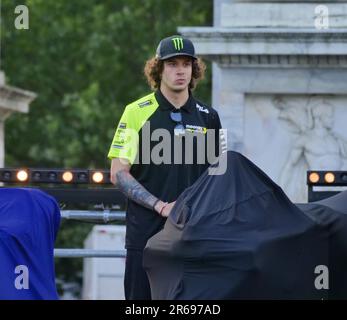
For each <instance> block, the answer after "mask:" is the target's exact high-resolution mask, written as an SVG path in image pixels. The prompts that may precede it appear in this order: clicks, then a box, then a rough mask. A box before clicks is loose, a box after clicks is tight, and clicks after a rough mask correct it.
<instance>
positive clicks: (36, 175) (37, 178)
mask: <svg viewBox="0 0 347 320" xmlns="http://www.w3.org/2000/svg"><path fill="white" fill-rule="evenodd" d="M41 177H42V174H41V172H39V171H34V172H33V173H32V179H33V181H40V180H41Z"/></svg>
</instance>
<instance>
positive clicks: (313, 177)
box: [308, 172, 319, 183]
mask: <svg viewBox="0 0 347 320" xmlns="http://www.w3.org/2000/svg"><path fill="white" fill-rule="evenodd" d="M308 179H309V180H310V182H311V183H317V182H318V181H319V174H318V173H317V172H311V173H310V175H309V177H308Z"/></svg>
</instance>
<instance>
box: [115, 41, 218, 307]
mask: <svg viewBox="0 0 347 320" xmlns="http://www.w3.org/2000/svg"><path fill="white" fill-rule="evenodd" d="M204 71H205V65H204V64H203V62H202V61H201V60H200V59H198V58H197V57H196V56H195V49H194V46H193V43H192V42H191V41H190V40H189V39H186V38H183V37H181V36H171V37H168V38H165V39H163V40H162V41H160V43H159V45H158V48H157V52H156V56H155V57H153V58H152V59H150V60H148V61H147V62H146V65H145V69H144V72H145V75H146V78H147V81H148V83H149V84H150V86H151V88H152V89H154V90H155V92H153V93H151V94H149V95H147V96H145V97H143V98H141V99H139V100H137V101H135V102H133V103H131V104H129V105H128V106H127V107H126V109H125V111H124V113H123V115H122V118H121V120H120V122H119V124H118V127H117V130H116V133H115V136H114V138H113V141H112V145H111V148H110V151H109V154H108V157H109V158H110V159H112V164H111V181H112V183H113V184H114V185H116V186H117V187H118V188H119V189H120V190H121V191H122V192H123V193H124V194H125V195H126V196H127V197H128V207H127V216H126V225H127V229H126V249H127V258H126V266H125V279H124V286H125V298H126V299H131V300H133V299H142V300H146V299H151V291H150V286H149V283H148V279H147V275H146V273H145V271H144V270H143V268H142V252H143V249H144V247H145V245H146V243H147V240H148V239H149V238H150V237H152V236H153V235H154V234H156V233H157V232H158V231H160V230H161V229H162V228H163V226H164V223H165V221H166V217H168V216H169V214H170V211H171V210H172V208H173V206H174V204H175V201H176V199H177V198H178V196H179V195H180V194H181V193H182V192H183V190H185V189H186V188H187V187H189V186H191V185H192V184H193V183H194V182H195V181H196V180H197V179H198V178H199V176H200V175H201V174H202V173H203V172H204V171H205V170H206V169H207V168H208V166H209V164H210V163H211V161H210V163H208V162H207V161H206V152H208V151H209V150H211V148H212V147H213V152H214V153H213V155H215V154H216V155H218V153H219V144H218V137H219V135H218V131H217V133H216V135H215V139H214V142H215V143H213V144H212V147H210V148H209V146H208V145H207V146H206V149H205V148H204V147H205V145H204V146H202V147H200V148H198V149H197V150H196V151H195V150H194V147H196V146H197V144H198V142H197V141H196V140H194V139H191V140H189V139H188V136H187V135H188V134H192V135H196V136H199V137H201V136H203V139H204V141H205V142H206V140H208V137H207V139H206V136H207V134H206V133H207V131H208V130H210V131H214V130H219V129H221V123H220V119H219V116H218V113H217V112H216V111H215V110H214V109H212V108H210V107H207V106H206V105H204V104H202V103H201V102H198V101H196V100H195V98H194V97H193V95H192V93H191V90H192V89H194V88H195V86H196V84H197V82H198V81H199V80H200V79H201V78H202V77H203V75H204ZM158 132H159V133H160V135H159V134H158ZM160 138H162V140H161V141H160V142H158V141H159V140H160ZM188 140H189V141H190V142H191V144H190V145H188ZM207 142H208V141H207ZM177 146H179V147H178V148H177ZM159 147H161V148H159ZM201 150H203V153H204V157H203V158H204V161H201V157H199V155H201V152H200V151H201ZM216 150H217V152H216ZM182 156H183V158H184V159H187V158H189V159H190V160H189V159H188V161H186V162H185V161H184V160H183V161H181V160H182ZM197 158H199V159H197Z"/></svg>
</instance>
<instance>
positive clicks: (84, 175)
mask: <svg viewBox="0 0 347 320" xmlns="http://www.w3.org/2000/svg"><path fill="white" fill-rule="evenodd" d="M77 181H78V182H79V183H87V182H88V174H87V173H86V172H79V173H78V174H77Z"/></svg>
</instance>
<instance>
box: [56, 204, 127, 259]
mask: <svg viewBox="0 0 347 320" xmlns="http://www.w3.org/2000/svg"><path fill="white" fill-rule="evenodd" d="M60 213H61V218H62V219H71V220H82V221H95V220H102V221H103V222H104V223H108V222H112V221H122V222H124V221H125V212H124V211H117V212H116V211H113V212H112V211H109V210H103V211H86V210H61V211H60ZM125 256H126V250H93V249H60V248H57V249H54V257H55V258H125Z"/></svg>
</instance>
